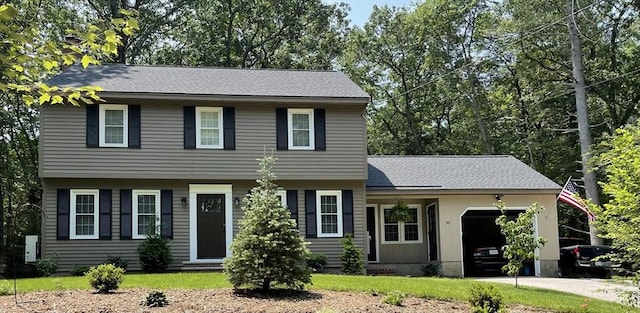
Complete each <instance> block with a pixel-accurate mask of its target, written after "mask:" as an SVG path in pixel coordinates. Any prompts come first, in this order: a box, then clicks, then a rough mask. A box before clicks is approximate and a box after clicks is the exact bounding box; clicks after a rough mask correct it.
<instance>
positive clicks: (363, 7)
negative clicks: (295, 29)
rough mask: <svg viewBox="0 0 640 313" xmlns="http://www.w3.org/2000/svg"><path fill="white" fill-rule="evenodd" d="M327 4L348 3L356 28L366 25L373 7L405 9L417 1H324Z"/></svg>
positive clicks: (352, 21)
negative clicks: (385, 6)
mask: <svg viewBox="0 0 640 313" xmlns="http://www.w3.org/2000/svg"><path fill="white" fill-rule="evenodd" d="M323 1H324V2H325V3H338V2H345V3H348V4H349V6H350V7H351V11H350V12H349V19H350V20H351V24H353V25H356V26H360V27H361V26H363V25H364V23H365V22H366V21H367V19H369V15H370V14H371V11H373V6H374V5H377V6H384V5H388V6H396V7H404V6H408V5H409V4H411V3H415V2H416V1H415V0H323Z"/></svg>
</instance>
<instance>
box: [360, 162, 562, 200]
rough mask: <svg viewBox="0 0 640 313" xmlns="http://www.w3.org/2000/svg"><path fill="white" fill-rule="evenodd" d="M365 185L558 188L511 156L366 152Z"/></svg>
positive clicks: (383, 187)
mask: <svg viewBox="0 0 640 313" xmlns="http://www.w3.org/2000/svg"><path fill="white" fill-rule="evenodd" d="M368 168H369V178H368V180H367V189H371V190H396V189H406V190H411V189H428V190H474V189H483V190H487V189H492V190H494V189H495V190H500V189H503V190H536V189H538V190H558V191H559V190H560V189H561V187H560V186H558V184H556V183H555V182H553V181H552V180H550V179H549V178H547V177H545V176H544V175H542V174H540V173H538V172H537V171H535V170H534V169H532V168H531V167H529V166H527V165H526V164H524V163H522V162H520V161H519V160H518V159H516V158H514V157H512V156H503V155H492V156H369V158H368Z"/></svg>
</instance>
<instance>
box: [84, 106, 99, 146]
mask: <svg viewBox="0 0 640 313" xmlns="http://www.w3.org/2000/svg"><path fill="white" fill-rule="evenodd" d="M86 136H87V148H97V147H98V146H99V145H100V126H99V123H98V105H97V104H87V133H86Z"/></svg>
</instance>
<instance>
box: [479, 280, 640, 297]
mask: <svg viewBox="0 0 640 313" xmlns="http://www.w3.org/2000/svg"><path fill="white" fill-rule="evenodd" d="M478 280H479V281H488V282H496V283H504V284H511V285H515V278H513V277H487V278H478ZM518 285H521V286H529V287H536V288H544V289H551V290H556V291H563V292H568V293H573V294H577V295H581V296H585V297H590V298H594V299H600V300H605V301H611V302H620V303H622V301H623V298H621V297H620V296H619V295H618V292H616V290H620V289H622V290H634V289H635V290H638V287H633V286H630V285H626V284H622V283H618V282H614V281H612V280H609V279H598V278H551V277H518Z"/></svg>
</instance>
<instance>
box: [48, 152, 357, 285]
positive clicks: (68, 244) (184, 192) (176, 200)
mask: <svg viewBox="0 0 640 313" xmlns="http://www.w3.org/2000/svg"><path fill="white" fill-rule="evenodd" d="M254 163H255V161H254ZM252 168H253V169H254V171H255V168H256V165H253V166H252ZM193 183H199V184H204V183H206V184H229V183H230V184H233V197H234V198H235V197H239V198H242V197H244V195H245V194H246V193H247V191H248V190H249V189H250V188H251V187H253V186H255V182H252V181H217V180H216V181H202V180H194V181H186V180H113V179H92V180H88V179H47V180H46V182H45V186H44V194H43V205H44V210H45V218H44V221H43V236H42V239H43V243H42V255H43V256H44V257H57V258H58V259H59V272H61V273H64V272H68V271H69V270H70V269H71V268H72V267H73V266H74V265H95V264H99V263H102V262H104V261H105V260H106V258H107V256H109V255H114V256H121V257H123V258H124V259H125V260H127V261H128V262H129V269H130V270H139V269H140V264H139V262H138V254H137V252H136V248H137V247H138V245H139V244H140V242H141V240H120V238H119V234H120V215H119V214H120V212H119V208H120V192H119V190H120V189H172V190H173V219H174V222H173V231H174V232H173V235H174V236H173V240H172V241H171V244H170V245H171V250H172V254H173V263H172V264H171V266H170V269H172V270H178V269H179V268H180V267H181V266H182V265H183V262H188V261H189V227H190V225H189V207H188V206H187V207H183V206H182V204H181V203H180V199H181V198H182V197H187V198H188V196H189V195H188V193H189V184H193ZM279 183H280V184H281V185H282V186H283V187H284V188H285V189H295V190H297V191H298V212H299V213H298V214H299V215H298V216H299V224H300V231H301V233H302V234H303V235H304V234H305V227H304V225H305V216H304V208H305V206H304V190H306V189H316V190H344V189H350V190H353V194H354V232H355V237H356V244H357V245H358V246H359V247H360V248H361V249H363V251H364V234H365V230H364V221H365V220H364V217H365V216H364V209H363V203H364V197H365V195H364V181H342V182H338V181H333V182H325V181H280V182H279ZM58 188H70V189H112V191H113V198H112V240H56V223H57V221H56V219H57V216H56V189H58ZM242 214H243V213H242V210H241V209H240V208H239V207H234V208H233V219H234V233H237V231H238V220H239V219H240V218H241V217H242ZM340 240H341V238H314V239H309V240H308V241H309V242H311V245H310V246H309V247H310V249H311V250H312V251H313V252H316V253H322V254H325V255H327V257H328V258H329V266H330V267H339V266H340V254H341V252H342V244H341V243H340Z"/></svg>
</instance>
